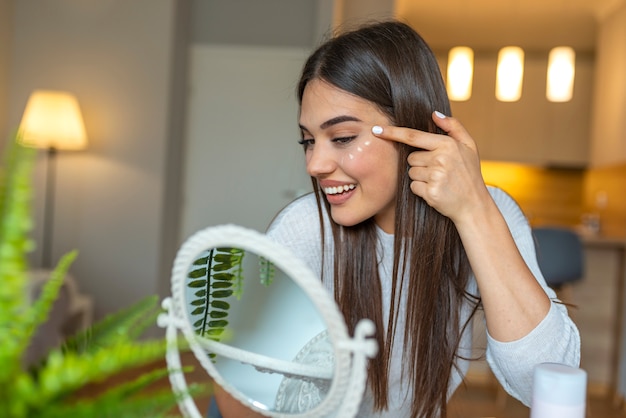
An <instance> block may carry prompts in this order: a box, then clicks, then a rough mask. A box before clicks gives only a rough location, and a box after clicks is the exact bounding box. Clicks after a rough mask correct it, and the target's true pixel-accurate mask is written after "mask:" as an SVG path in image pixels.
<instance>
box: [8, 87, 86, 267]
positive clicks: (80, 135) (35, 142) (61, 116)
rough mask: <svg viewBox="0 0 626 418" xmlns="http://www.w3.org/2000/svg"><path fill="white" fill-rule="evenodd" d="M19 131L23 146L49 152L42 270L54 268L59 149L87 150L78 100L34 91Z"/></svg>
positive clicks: (62, 93)
mask: <svg viewBox="0 0 626 418" xmlns="http://www.w3.org/2000/svg"><path fill="white" fill-rule="evenodd" d="M18 132H19V133H18V141H19V142H20V143H21V144H22V145H25V146H28V147H35V148H42V149H45V150H47V167H46V168H47V173H46V195H45V207H44V224H43V227H44V231H43V245H42V267H43V268H45V269H49V268H51V267H52V263H51V252H52V235H53V224H54V204H55V197H54V194H55V188H56V187H55V186H56V154H57V151H59V150H79V149H84V148H85V147H87V134H86V132H85V125H84V123H83V118H82V115H81V112H80V107H79V106H78V100H76V97H75V96H74V95H72V94H70V93H67V92H62V91H50V90H35V91H34V92H32V94H31V95H30V97H29V99H28V102H27V104H26V109H25V110H24V115H23V116H22V121H21V123H20V127H19V131H18Z"/></svg>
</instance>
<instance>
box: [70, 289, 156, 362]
mask: <svg viewBox="0 0 626 418" xmlns="http://www.w3.org/2000/svg"><path fill="white" fill-rule="evenodd" d="M158 301H159V299H158V296H156V295H150V296H147V297H145V298H143V299H141V300H139V301H138V302H136V303H135V304H133V305H132V306H130V307H128V308H126V309H123V310H120V311H118V312H115V313H113V314H111V315H108V316H107V317H105V318H104V319H103V320H101V321H100V322H98V323H96V324H94V325H93V326H91V327H89V328H88V329H87V330H85V331H82V332H79V333H78V334H76V335H75V336H73V337H71V338H69V339H68V340H67V341H66V342H65V344H64V345H63V350H64V351H66V352H70V351H74V352H92V351H94V350H98V349H100V348H102V347H107V346H111V345H114V344H117V343H120V342H126V341H132V340H134V339H136V338H138V337H139V336H140V335H141V334H142V333H143V332H144V331H145V330H146V329H147V328H148V327H149V326H151V325H153V324H154V323H155V322H156V318H157V316H158V315H159V313H161V312H162V309H161V308H160V307H159V306H158Z"/></svg>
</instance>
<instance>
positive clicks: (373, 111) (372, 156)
mask: <svg viewBox="0 0 626 418" xmlns="http://www.w3.org/2000/svg"><path fill="white" fill-rule="evenodd" d="M390 123H391V122H390V120H389V118H388V117H387V116H386V115H385V114H384V113H382V112H381V111H380V110H379V109H378V108H377V107H376V106H375V105H374V104H373V103H371V102H369V101H367V100H365V99H362V98H360V97H357V96H354V95H352V94H350V93H347V92H346V91H344V90H341V89H339V88H337V87H334V86H332V85H330V84H328V83H326V82H324V81H321V80H318V79H315V80H312V81H310V82H309V83H308V84H307V86H306V88H305V89H304V93H303V96H302V106H301V109H300V129H301V131H302V142H303V145H304V149H305V152H306V168H307V172H308V173H309V175H311V176H312V177H315V178H316V179H317V181H318V182H319V185H320V187H321V188H322V191H323V193H324V195H325V196H326V199H327V200H328V203H330V208H331V216H332V218H333V220H334V221H335V222H337V223H338V224H340V225H344V226H353V225H356V224H358V223H360V222H363V221H365V220H367V219H369V218H371V217H373V218H374V221H375V222H376V224H377V225H378V226H379V227H380V228H382V229H383V230H384V231H385V232H387V233H393V231H394V220H395V219H394V218H395V206H396V187H397V184H398V150H397V149H396V144H395V143H393V142H390V141H386V140H384V139H380V138H377V137H375V136H374V135H373V134H372V132H371V129H372V126H374V125H389V124H390Z"/></svg>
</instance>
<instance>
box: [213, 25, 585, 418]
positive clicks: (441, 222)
mask: <svg viewBox="0 0 626 418" xmlns="http://www.w3.org/2000/svg"><path fill="white" fill-rule="evenodd" d="M298 99H299V102H300V117H299V125H300V129H301V133H302V138H301V141H300V142H301V144H302V145H303V147H304V152H305V156H306V168H307V171H308V173H309V174H310V176H311V178H312V181H313V186H314V194H312V195H308V196H305V197H302V198H300V199H298V200H296V201H295V202H293V203H292V204H290V205H289V206H288V207H287V208H285V209H284V210H283V211H282V212H281V213H280V214H279V215H278V216H277V218H276V219H275V220H274V222H273V223H272V225H271V227H270V229H269V230H268V235H269V236H270V237H272V238H273V239H275V240H277V241H278V242H280V243H282V244H284V245H286V246H288V247H290V249H291V250H292V251H294V252H295V254H296V255H298V256H299V257H301V258H302V259H303V260H304V261H305V262H306V263H307V264H308V265H309V267H311V268H312V269H313V270H314V271H315V272H316V273H318V274H319V275H320V277H321V278H322V280H323V282H324V284H325V285H326V286H327V287H328V289H329V290H330V291H331V292H333V294H334V296H335V299H336V301H337V302H338V304H339V306H340V308H341V311H342V313H343V314H344V316H345V318H346V322H347V324H348V327H349V328H350V329H351V330H352V329H354V326H355V325H356V323H357V321H358V320H359V319H361V318H370V319H372V320H373V321H374V322H375V324H376V329H377V330H378V332H377V335H376V339H377V340H378V344H379V348H380V349H379V354H378V356H377V357H376V358H375V359H373V360H372V361H371V362H370V364H369V368H368V387H367V390H366V394H365V397H364V400H363V403H362V406H361V409H360V412H359V414H358V417H394V418H401V417H412V418H413V417H445V416H446V404H447V400H448V399H449V397H450V396H451V395H452V393H453V392H454V390H455V389H456V388H457V387H458V385H459V384H460V382H461V381H462V379H463V376H464V375H465V373H466V372H467V368H468V365H469V357H470V353H471V323H470V321H471V319H472V318H473V315H474V313H475V312H476V310H477V309H479V308H480V309H483V310H484V316H485V319H486V326H487V331H488V345H487V360H488V362H489V364H490V366H491V368H492V370H493V371H494V373H495V375H496V376H497V378H498V380H499V381H500V382H501V384H502V385H503V386H504V388H505V389H506V390H507V391H508V392H509V393H510V394H511V395H513V396H514V397H516V398H518V399H520V400H521V401H522V402H523V403H525V404H527V405H528V404H529V403H530V394H531V382H532V372H533V367H534V365H536V364H538V363H541V362H546V361H552V362H559V363H565V364H569V365H572V366H576V367H577V366H578V364H579V360H580V337H579V334H578V331H577V329H576V327H575V325H574V324H573V323H572V321H571V320H570V319H569V318H568V316H567V310H566V308H565V306H563V305H562V304H559V303H556V302H555V301H554V300H555V294H554V293H553V292H552V290H550V289H549V288H548V287H547V286H546V284H545V280H544V279H543V277H542V276H541V272H540V271H539V268H538V266H537V261H536V256H535V250H534V245H533V239H532V236H531V230H530V227H529V225H528V223H527V221H526V219H525V217H524V216H523V214H522V212H521V211H520V209H519V207H518V206H517V205H516V204H515V202H514V201H513V200H512V199H511V198H510V197H509V196H508V195H506V194H505V193H504V192H502V191H501V190H499V189H496V188H490V187H487V186H486V185H485V183H484V181H483V178H482V176H481V172H480V163H479V157H478V152H477V149H476V145H475V143H474V141H473V140H472V138H471V137H470V135H469V134H468V133H467V132H466V131H465V129H464V128H463V127H462V126H461V124H460V123H459V122H458V121H457V120H455V119H454V118H452V117H450V116H446V115H450V114H451V111H450V105H449V102H448V99H447V95H446V90H445V86H444V83H443V80H442V77H441V75H440V71H439V67H438V64H437V62H436V60H435V57H434V55H433V53H432V51H431V50H430V48H429V47H428V46H427V45H426V43H425V42H424V41H423V39H422V38H421V37H420V36H419V35H418V34H417V33H416V32H415V31H413V30H412V29H411V28H410V27H409V26H407V25H405V24H403V23H399V22H394V21H390V22H382V23H376V24H371V25H368V26H365V27H362V28H360V29H357V30H355V31H352V32H347V33H344V34H342V35H339V36H337V37H335V38H333V39H331V40H329V41H328V42H326V43H325V44H323V45H322V46H320V47H319V48H318V49H317V50H316V51H315V52H314V53H313V54H312V55H311V56H310V58H309V59H308V61H307V62H306V64H305V66H304V69H303V72H302V77H301V80H300V83H299V86H298ZM225 415H226V414H225Z"/></svg>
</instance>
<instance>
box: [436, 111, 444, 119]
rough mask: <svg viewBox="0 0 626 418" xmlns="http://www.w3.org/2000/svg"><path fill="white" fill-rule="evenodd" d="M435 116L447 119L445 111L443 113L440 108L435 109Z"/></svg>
mask: <svg viewBox="0 0 626 418" xmlns="http://www.w3.org/2000/svg"><path fill="white" fill-rule="evenodd" d="M435 116H437V117H438V118H439V119H445V118H446V115H444V114H443V113H441V112H440V111H438V110H435Z"/></svg>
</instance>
